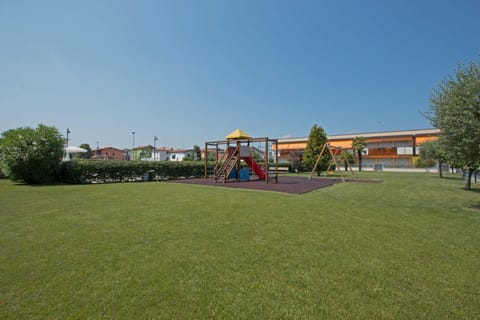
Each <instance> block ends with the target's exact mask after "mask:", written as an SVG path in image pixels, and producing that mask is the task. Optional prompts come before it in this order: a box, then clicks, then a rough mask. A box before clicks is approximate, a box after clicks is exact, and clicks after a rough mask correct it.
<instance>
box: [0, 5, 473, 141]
mask: <svg viewBox="0 0 480 320" xmlns="http://www.w3.org/2000/svg"><path fill="white" fill-rule="evenodd" d="M479 51H480V1H479V0H471V1H468V0H455V1H452V0H449V1H443V0H432V1H422V0H416V1H398V0H396V1H393V0H392V1H388V0H377V1H369V0H365V1H357V0H352V1H342V0H338V1H333V0H332V1H322V0H316V1H301V0H298V1H291V0H288V1H281V0H274V1H262V0H253V1H250V0H241V1H233V0H232V1H230V0H225V1H220V0H215V1H209V0H201V1H198V0H192V1H182V0H172V1H160V0H153V1H141V0H137V1H120V0H115V1H107V0H93V1H89V0H82V1H64V0H60V1H49V0H44V1H23V0H13V1H6V0H0V131H1V132H3V131H5V130H7V129H11V128H17V127H21V126H36V125H37V124H38V123H44V124H46V125H53V126H55V127H57V128H58V129H59V130H61V132H62V133H63V134H64V135H65V134H66V133H65V131H66V129H67V128H69V129H70V130H71V134H70V141H71V143H70V144H74V145H79V144H81V143H89V144H90V145H91V146H92V147H95V146H96V142H97V141H98V142H99V145H100V146H107V145H109V146H115V147H119V148H124V147H131V146H132V143H133V141H132V140H133V139H132V138H133V137H132V133H131V132H132V130H135V132H136V135H135V136H136V142H135V144H136V145H146V144H153V137H154V136H155V135H156V136H157V137H158V139H159V140H158V141H157V146H173V147H185V148H189V147H192V146H193V145H194V144H199V145H200V146H202V145H203V143H204V142H205V141H208V140H218V139H223V137H224V136H225V135H226V134H228V133H229V132H231V131H233V130H234V129H236V128H241V129H243V130H244V131H246V132H248V133H250V135H252V136H255V137H263V136H269V137H271V138H277V137H302V136H307V135H308V133H309V130H310V128H311V127H312V125H313V124H315V123H316V124H318V125H320V126H322V127H323V128H324V129H325V130H326V132H327V134H341V133H361V132H372V131H379V130H380V131H389V130H407V129H420V128H429V127H431V125H430V123H429V122H428V121H427V120H425V119H424V118H423V117H422V116H421V114H420V111H425V110H427V108H428V105H429V100H428V99H429V96H430V95H431V93H432V91H433V89H434V88H435V87H436V86H437V84H438V83H439V82H440V81H441V80H442V79H445V77H446V76H447V75H449V74H451V73H452V72H453V71H454V70H455V68H456V66H457V65H458V63H461V62H464V63H468V62H470V61H479Z"/></svg>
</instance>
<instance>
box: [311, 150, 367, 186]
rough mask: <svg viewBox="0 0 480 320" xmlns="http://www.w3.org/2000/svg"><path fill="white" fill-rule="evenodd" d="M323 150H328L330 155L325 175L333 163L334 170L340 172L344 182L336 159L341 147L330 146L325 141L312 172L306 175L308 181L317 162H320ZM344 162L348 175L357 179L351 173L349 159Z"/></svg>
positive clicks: (343, 179)
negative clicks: (330, 158)
mask: <svg viewBox="0 0 480 320" xmlns="http://www.w3.org/2000/svg"><path fill="white" fill-rule="evenodd" d="M325 150H328V153H330V156H331V157H332V160H331V161H330V163H329V164H328V168H327V170H326V171H325V175H326V174H327V172H329V171H330V169H331V168H332V165H335V171H338V173H339V174H340V177H341V178H342V182H345V176H344V175H343V174H342V171H341V170H340V166H339V165H338V159H337V156H338V155H340V154H341V153H342V148H341V147H331V146H330V144H328V143H325V144H324V145H323V147H322V150H321V151H320V154H319V155H318V158H317V161H316V162H315V165H314V166H313V169H312V172H311V173H310V176H309V177H308V181H310V180H312V176H313V173H314V172H315V170H316V169H317V167H318V164H319V163H320V159H321V158H322V156H323V154H324V153H325ZM345 164H346V165H347V168H348V170H349V171H350V176H351V177H352V178H354V179H357V177H356V176H355V174H354V173H353V169H352V166H351V165H350V161H348V160H345Z"/></svg>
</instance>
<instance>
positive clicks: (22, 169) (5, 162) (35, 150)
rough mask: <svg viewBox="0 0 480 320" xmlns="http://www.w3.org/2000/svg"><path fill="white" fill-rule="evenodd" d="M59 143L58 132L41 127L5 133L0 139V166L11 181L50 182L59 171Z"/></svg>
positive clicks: (60, 138) (61, 140) (59, 135)
mask: <svg viewBox="0 0 480 320" xmlns="http://www.w3.org/2000/svg"><path fill="white" fill-rule="evenodd" d="M63 144H64V139H63V137H62V135H61V134H60V132H59V131H58V130H57V129H56V128H54V127H48V126H45V125H43V124H39V125H38V127H37V128H36V129H33V128H30V127H24V128H18V129H11V130H7V131H5V132H3V133H2V136H1V138H0V165H1V166H2V170H3V171H4V172H5V173H6V174H7V175H8V176H9V177H10V178H11V179H12V180H19V181H24V182H26V183H30V184H48V183H53V182H54V181H55V180H56V178H57V177H58V174H59V172H60V162H61V158H62V154H63Z"/></svg>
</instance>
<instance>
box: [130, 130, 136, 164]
mask: <svg viewBox="0 0 480 320" xmlns="http://www.w3.org/2000/svg"><path fill="white" fill-rule="evenodd" d="M132 136H133V143H132V157H131V159H130V160H134V159H133V149H135V130H133V131H132Z"/></svg>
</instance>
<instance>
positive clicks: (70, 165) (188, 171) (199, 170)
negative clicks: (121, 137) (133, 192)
mask: <svg viewBox="0 0 480 320" xmlns="http://www.w3.org/2000/svg"><path fill="white" fill-rule="evenodd" d="M204 171H205V165H204V163H201V162H198V161H181V162H179V161H154V162H150V161H116V160H112V161H110V160H102V161H98V160H72V161H66V162H63V163H62V174H61V179H62V182H64V183H73V184H77V183H90V182H122V181H138V180H142V179H143V176H144V174H145V173H150V174H151V175H153V178H154V179H178V178H182V177H185V178H192V177H197V178H198V177H203V176H204Z"/></svg>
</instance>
